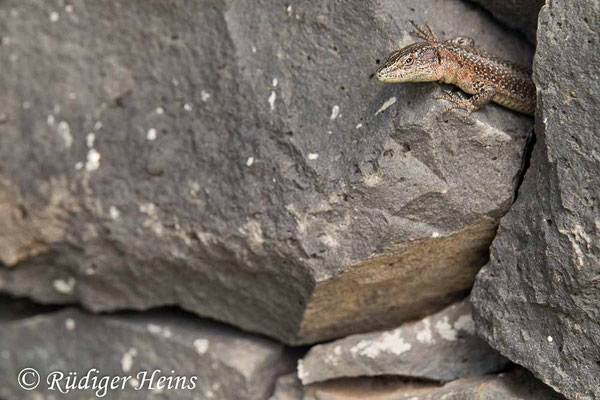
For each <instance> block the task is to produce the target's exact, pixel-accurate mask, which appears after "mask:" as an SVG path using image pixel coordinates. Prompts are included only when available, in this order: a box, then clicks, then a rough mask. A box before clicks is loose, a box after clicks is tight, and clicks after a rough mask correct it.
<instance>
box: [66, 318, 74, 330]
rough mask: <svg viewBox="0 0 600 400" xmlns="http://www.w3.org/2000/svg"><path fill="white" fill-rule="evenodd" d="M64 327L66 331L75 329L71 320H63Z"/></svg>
mask: <svg viewBox="0 0 600 400" xmlns="http://www.w3.org/2000/svg"><path fill="white" fill-rule="evenodd" d="M65 327H66V328H67V330H68V331H72V330H74V329H75V320H74V319H73V318H67V319H66V320H65Z"/></svg>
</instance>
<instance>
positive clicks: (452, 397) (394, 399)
mask: <svg viewBox="0 0 600 400" xmlns="http://www.w3.org/2000/svg"><path fill="white" fill-rule="evenodd" d="M296 399H300V397H296V398H291V399H290V400H296ZM325 399H326V400H354V399H363V400H465V399H473V400H524V399H527V400H564V397H563V396H561V395H560V394H558V393H556V392H555V391H553V390H552V389H550V388H549V387H548V386H546V385H544V384H543V383H541V382H539V381H538V380H536V379H535V378H534V377H533V376H532V375H531V374H530V373H529V372H526V371H524V370H517V371H514V372H510V373H506V374H500V375H486V376H476V377H470V378H463V379H459V380H456V381H453V382H450V383H447V384H445V385H443V386H439V385H435V384H433V383H426V382H411V383H407V382H405V381H401V380H392V379H390V378H384V379H373V378H368V379H357V378H353V379H342V380H338V381H332V382H324V383H318V384H315V385H311V386H308V387H306V388H305V395H304V397H303V400H325ZM286 400H287V399H286Z"/></svg>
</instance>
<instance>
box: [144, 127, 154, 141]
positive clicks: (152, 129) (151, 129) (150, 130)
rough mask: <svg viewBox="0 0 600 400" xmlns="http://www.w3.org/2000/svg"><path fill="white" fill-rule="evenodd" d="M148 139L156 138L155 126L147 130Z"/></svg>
mask: <svg viewBox="0 0 600 400" xmlns="http://www.w3.org/2000/svg"><path fill="white" fill-rule="evenodd" d="M146 139H148V140H154V139H156V129H154V128H150V129H148V132H146Z"/></svg>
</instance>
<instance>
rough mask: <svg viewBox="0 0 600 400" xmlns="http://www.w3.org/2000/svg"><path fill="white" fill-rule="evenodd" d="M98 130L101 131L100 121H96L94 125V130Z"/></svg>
mask: <svg viewBox="0 0 600 400" xmlns="http://www.w3.org/2000/svg"><path fill="white" fill-rule="evenodd" d="M100 129H102V121H96V123H95V124H94V130H95V131H96V132H98V131H99V130H100Z"/></svg>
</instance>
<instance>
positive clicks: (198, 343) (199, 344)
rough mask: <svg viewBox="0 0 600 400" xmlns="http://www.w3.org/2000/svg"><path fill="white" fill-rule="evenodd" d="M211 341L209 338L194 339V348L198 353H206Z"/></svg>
mask: <svg viewBox="0 0 600 400" xmlns="http://www.w3.org/2000/svg"><path fill="white" fill-rule="evenodd" d="M208 346H209V342H208V339H196V340H194V348H195V349H196V351H197V352H198V354H200V355H202V354H206V352H207V351H208Z"/></svg>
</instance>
